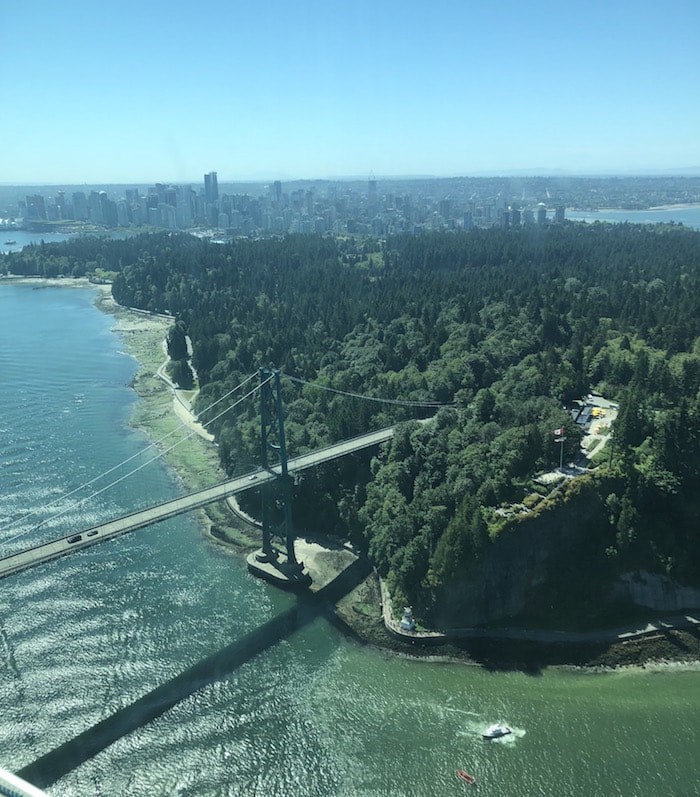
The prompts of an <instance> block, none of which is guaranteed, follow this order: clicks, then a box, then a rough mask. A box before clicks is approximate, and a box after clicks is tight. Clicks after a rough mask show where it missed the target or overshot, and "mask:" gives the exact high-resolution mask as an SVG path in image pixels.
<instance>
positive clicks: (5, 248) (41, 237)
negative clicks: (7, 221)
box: [0, 228, 75, 253]
mask: <svg viewBox="0 0 700 797" xmlns="http://www.w3.org/2000/svg"><path fill="white" fill-rule="evenodd" d="M74 237H75V235H73V234H71V233H55V232H41V233H37V232H28V231H27V230H12V229H6V228H0V252H3V253H4V252H19V251H20V250H22V249H23V248H24V247H25V246H29V245H30V244H40V243H41V242H42V241H43V242H44V243H47V244H50V243H57V242H61V241H68V240H69V239H70V238H74ZM13 242H14V243H13Z"/></svg>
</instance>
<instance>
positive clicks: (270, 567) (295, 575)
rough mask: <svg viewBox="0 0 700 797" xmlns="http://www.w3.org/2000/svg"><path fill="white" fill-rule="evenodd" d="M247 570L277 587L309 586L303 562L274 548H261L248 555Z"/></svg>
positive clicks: (291, 588) (301, 587) (304, 587)
mask: <svg viewBox="0 0 700 797" xmlns="http://www.w3.org/2000/svg"><path fill="white" fill-rule="evenodd" d="M246 562H247V564H248V572H249V573H252V574H253V575H254V576H257V577H258V578H262V579H264V580H265V581H269V582H271V583H272V584H275V585H276V586H278V587H282V588H283V589H289V590H299V589H307V588H308V587H310V586H311V575H310V574H309V571H308V570H307V569H306V568H305V567H304V563H303V562H299V561H297V559H296V557H294V559H293V560H292V561H289V558H288V557H287V555H286V554H284V553H282V552H281V551H278V550H276V549H275V548H270V550H269V551H265V550H263V549H262V548H261V549H259V550H257V551H255V553H252V554H250V555H249V556H248V558H247V560H246Z"/></svg>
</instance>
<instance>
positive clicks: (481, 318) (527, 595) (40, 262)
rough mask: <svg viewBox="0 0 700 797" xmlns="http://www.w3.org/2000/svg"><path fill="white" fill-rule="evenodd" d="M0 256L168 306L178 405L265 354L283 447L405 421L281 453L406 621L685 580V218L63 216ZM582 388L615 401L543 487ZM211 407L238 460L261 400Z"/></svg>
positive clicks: (689, 550)
mask: <svg viewBox="0 0 700 797" xmlns="http://www.w3.org/2000/svg"><path fill="white" fill-rule="evenodd" d="M0 272H4V273H11V274H15V275H39V276H43V277H56V276H72V277H76V276H89V277H91V278H93V279H99V280H110V281H111V282H112V292H113V295H114V298H115V299H116V301H117V302H119V303H120V304H123V305H126V306H130V307H136V308H141V309H145V310H150V311H158V312H168V313H170V314H172V315H173V316H174V317H175V319H176V324H175V326H174V327H173V330H172V332H171V335H170V336H169V350H170V354H171V357H172V358H173V360H174V363H175V365H174V369H173V374H174V377H175V379H176V380H177V381H178V382H179V383H180V384H181V385H182V386H183V387H189V386H190V383H191V380H192V378H193V371H192V369H191V368H190V366H189V363H188V351H187V347H186V345H185V340H186V336H188V337H189V338H190V340H191V343H192V356H191V365H192V368H193V369H194V373H195V374H196V379H197V384H198V387H199V388H200V392H199V395H198V399H197V402H198V403H197V408H198V409H199V410H203V409H204V408H206V407H208V406H210V405H211V404H212V403H213V402H214V401H216V399H218V398H219V397H221V396H223V395H224V394H226V393H227V392H228V391H229V390H231V389H232V388H233V387H234V386H236V385H237V384H239V383H240V382H241V381H242V380H243V379H244V378H245V377H246V376H247V375H249V374H250V373H252V372H254V371H255V370H257V369H258V368H259V367H261V366H263V365H264V366H272V367H274V368H278V369H280V370H281V371H282V372H283V374H284V375H286V376H288V377H293V379H285V380H283V385H284V399H285V414H286V424H285V425H286V435H287V443H288V448H289V450H290V451H291V452H292V453H293V454H294V455H296V454H300V453H303V452H304V451H307V450H311V449H314V448H318V447H320V446H322V445H325V444H327V443H330V442H334V441H336V440H340V439H343V438H346V437H350V436H352V435H355V434H359V433H361V432H365V431H368V430H371V429H374V428H378V427H380V426H385V425H389V424H394V423H397V422H403V423H402V424H401V425H400V427H399V429H398V431H397V433H396V435H395V437H394V439H393V441H392V442H391V443H390V444H387V445H386V446H385V448H384V450H382V451H381V452H378V451H376V450H375V451H373V452H370V453H364V454H355V455H353V456H352V457H348V458H346V459H344V460H338V461H337V462H336V463H333V464H328V465H326V466H324V467H323V468H319V469H312V470H309V471H305V472H303V473H302V474H299V475H298V476H297V477H296V481H295V486H294V510H293V511H294V519H295V523H296V524H297V525H298V526H299V527H300V528H309V529H318V530H322V531H323V532H324V533H330V534H334V535H337V536H339V537H342V538H344V539H348V540H351V541H352V542H353V543H354V544H356V545H357V546H359V547H360V548H361V549H363V550H364V551H365V552H366V553H367V555H368V556H369V557H370V559H371V561H372V563H373V564H374V566H375V567H376V569H377V571H378V572H379V574H380V575H382V576H383V577H385V578H386V580H387V584H388V585H389V587H390V589H391V592H392V594H393V596H394V599H395V604H396V605H399V606H401V605H404V604H406V605H412V606H413V607H414V611H415V613H416V615H417V616H418V617H419V618H420V619H421V620H422V621H423V622H424V623H425V624H426V625H430V624H439V625H442V626H453V627H459V626H460V625H466V624H468V623H475V622H477V623H478V622H482V623H483V622H497V621H500V620H503V619H505V618H509V619H512V618H516V619H518V618H520V619H521V620H523V621H526V620H527V621H530V622H538V623H548V622H554V621H555V620H559V619H561V618H562V617H566V618H568V620H569V621H570V622H571V623H573V624H577V625H580V626H583V625H586V624H588V625H595V624H597V623H602V622H604V619H605V616H606V613H609V612H610V611H611V607H612V606H613V605H616V604H615V601H616V600H622V598H620V593H619V592H617V591H616V590H615V589H614V587H615V584H617V583H618V582H619V579H620V577H621V576H622V575H623V574H632V577H634V576H635V574H639V573H642V572H644V573H647V572H648V573H655V574H659V575H660V576H663V577H664V578H666V579H667V580H668V583H673V584H679V585H688V586H700V489H699V488H700V232H696V231H692V230H688V229H685V228H683V227H681V226H678V225H656V226H644V225H629V224H616V225H612V224H594V225H583V224H575V223H565V224H562V225H550V226H547V227H544V228H543V227H522V228H519V229H489V230H474V231H470V232H454V233H435V234H424V235H420V236H399V237H395V238H388V239H374V238H353V237H345V238H333V237H326V236H311V235H307V236H285V237H280V238H269V239H260V240H248V239H241V240H235V241H233V242H231V243H228V244H223V245H218V244H213V243H210V242H208V241H205V240H201V239H198V238H196V237H193V236H190V235H185V234H170V233H162V234H143V235H136V236H133V237H131V238H127V239H124V240H109V239H103V238H97V237H81V238H75V239H72V240H70V241H68V242H65V243H60V244H42V245H36V246H29V247H25V249H24V250H23V251H22V252H18V253H12V254H8V255H4V256H3V257H2V259H1V260H0ZM592 390H594V391H597V392H598V393H600V394H602V395H604V396H605V397H607V398H609V399H611V400H614V401H615V402H617V403H618V405H619V414H618V417H617V419H616V421H615V423H614V425H613V428H612V437H611V441H610V443H609V444H608V445H607V446H606V448H605V449H604V450H603V451H602V452H601V453H600V455H596V457H594V458H593V459H592V461H591V462H590V463H587V464H588V466H589V467H588V468H587V470H586V472H585V474H584V475H581V476H579V477H577V478H575V479H571V480H568V481H564V482H562V483H561V484H560V485H559V486H558V488H557V489H556V490H551V489H548V488H546V487H543V486H542V485H541V484H540V483H539V482H537V481H535V480H534V477H535V476H537V475H538V474H539V473H542V472H544V471H548V470H552V469H554V468H556V466H557V465H558V464H559V457H560V452H559V447H558V445H557V443H556V442H555V438H554V436H553V430H555V429H560V428H562V427H563V428H564V430H565V434H564V436H565V437H566V442H565V443H564V446H565V450H564V453H563V456H564V457H565V458H566V460H567V461H569V460H570V459H571V460H573V459H575V458H576V457H577V456H578V452H579V448H580V441H581V435H582V432H581V430H580V428H579V427H578V426H577V424H576V423H575V422H574V419H573V417H572V415H571V412H570V409H571V407H572V406H573V405H574V402H576V401H577V400H580V399H581V398H582V397H583V396H585V395H586V394H588V393H589V392H590V391H592ZM348 394H358V395H361V396H365V397H369V398H375V399H381V400H382V401H369V400H365V399H359V398H357V397H355V396H352V395H348ZM391 402H406V403H405V404H401V403H398V404H394V403H391ZM410 403H415V404H421V403H425V404H431V403H434V404H439V405H441V406H440V407H438V408H435V409H428V408H423V409H421V408H420V407H413V406H410ZM217 409H219V408H217ZM215 414H216V410H212V412H211V416H212V418H213V416H214V415H215ZM230 415H231V414H225V415H223V416H222V417H221V418H219V419H216V420H212V422H211V426H210V427H209V428H210V429H211V430H212V431H213V432H214V433H215V435H216V439H217V442H218V445H219V452H220V456H221V462H222V465H223V467H224V468H225V469H226V471H227V472H228V473H231V474H234V473H240V472H243V471H245V470H249V469H250V467H251V464H252V463H255V462H257V461H258V459H259V439H258V426H259V420H258V419H257V417H256V411H255V407H254V406H253V405H251V406H250V407H246V409H245V411H244V412H243V414H239V415H237V416H235V415H231V417H229V416H230ZM426 419H429V420H426ZM204 420H208V419H207V418H206V416H205V418H204ZM420 421H425V422H420ZM516 504H517V505H518V506H521V507H524V509H525V510H526V511H520V512H505V511H503V509H504V508H506V507H510V506H513V505H516ZM249 509H251V511H254V510H255V509H256V505H255V503H254V499H251V503H250V506H249ZM499 510H500V511H499ZM616 596H617V598H616ZM623 602H624V601H623ZM624 608H625V607H624V606H622V607H621V609H623V610H624Z"/></svg>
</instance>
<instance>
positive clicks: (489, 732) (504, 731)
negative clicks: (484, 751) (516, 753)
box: [481, 722, 513, 739]
mask: <svg viewBox="0 0 700 797" xmlns="http://www.w3.org/2000/svg"><path fill="white" fill-rule="evenodd" d="M509 733H513V731H512V730H511V729H510V728H509V727H508V726H507V725H501V724H500V723H499V722H494V723H493V725H489V727H488V728H487V729H486V730H485V731H484V732H483V733H482V734H481V735H482V736H483V737H484V739H500V738H501V736H508V734H509Z"/></svg>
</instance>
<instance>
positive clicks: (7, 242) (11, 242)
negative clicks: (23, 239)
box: [5, 241, 17, 246]
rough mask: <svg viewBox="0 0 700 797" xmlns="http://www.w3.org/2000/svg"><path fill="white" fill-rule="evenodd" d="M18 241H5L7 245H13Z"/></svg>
mask: <svg viewBox="0 0 700 797" xmlns="http://www.w3.org/2000/svg"><path fill="white" fill-rule="evenodd" d="M16 243H17V241H5V246H12V245H13V244H16Z"/></svg>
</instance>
